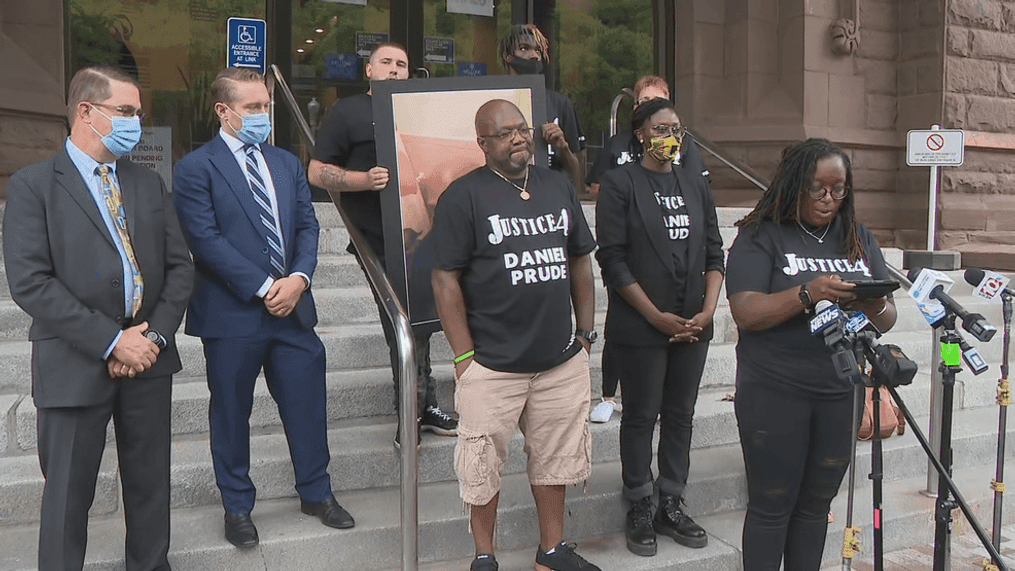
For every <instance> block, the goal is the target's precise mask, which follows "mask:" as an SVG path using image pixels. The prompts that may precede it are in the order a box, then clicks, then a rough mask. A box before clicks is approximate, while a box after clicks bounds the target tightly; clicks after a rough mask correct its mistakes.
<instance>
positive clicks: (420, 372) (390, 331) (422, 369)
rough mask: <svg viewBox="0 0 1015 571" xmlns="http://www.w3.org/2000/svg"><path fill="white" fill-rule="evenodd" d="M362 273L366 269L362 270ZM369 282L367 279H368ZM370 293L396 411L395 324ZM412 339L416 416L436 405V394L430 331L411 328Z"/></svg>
mask: <svg viewBox="0 0 1015 571" xmlns="http://www.w3.org/2000/svg"><path fill="white" fill-rule="evenodd" d="M378 257H379V258H380V261H381V265H382V266H384V263H385V262H384V257H383V256H378ZM356 261H357V262H358V263H359V267H360V269H363V262H362V261H361V260H360V259H359V256H356ZM363 273H364V275H365V274H366V270H363ZM368 283H369V280H368ZM371 293H373V295H374V303H376V304H377V313H378V314H380V319H381V329H382V330H383V331H384V341H385V342H386V343H387V344H388V357H389V359H390V361H391V377H392V381H393V382H394V383H395V411H396V412H397V411H398V410H399V409H400V407H399V401H400V399H399V398H398V396H399V384H398V368H399V367H400V366H401V361H402V358H401V357H400V356H399V354H398V345H397V344H396V343H395V325H394V324H393V323H392V322H391V320H390V319H388V314H387V313H386V312H385V311H384V306H383V305H382V304H381V300H379V299H378V298H377V293H376V292H374V291H373V289H372V288H371ZM412 336H413V340H414V341H415V343H414V344H415V346H416V403H417V404H418V405H419V406H418V407H419V411H418V415H417V416H422V415H423V411H425V410H426V409H427V408H429V407H436V406H437V395H436V394H435V393H434V387H433V385H434V380H433V377H432V376H431V372H432V370H431V368H430V336H431V334H430V333H420V332H419V331H417V330H415V329H413V332H412Z"/></svg>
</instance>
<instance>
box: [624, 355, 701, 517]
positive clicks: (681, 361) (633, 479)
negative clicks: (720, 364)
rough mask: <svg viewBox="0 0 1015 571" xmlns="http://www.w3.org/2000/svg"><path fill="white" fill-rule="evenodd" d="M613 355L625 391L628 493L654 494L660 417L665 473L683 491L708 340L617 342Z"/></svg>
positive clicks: (661, 482) (665, 486) (634, 496)
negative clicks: (653, 344)
mask: <svg viewBox="0 0 1015 571" xmlns="http://www.w3.org/2000/svg"><path fill="white" fill-rule="evenodd" d="M614 349H615V351H614V352H613V357H614V358H615V359H616V364H617V371H618V372H619V373H620V383H621V390H623V391H624V409H623V412H622V414H621V417H620V463H621V467H622V470H623V478H624V497H625V498H627V499H628V500H630V501H638V500H640V499H643V498H646V497H648V496H650V495H652V491H653V485H652V432H653V430H654V429H655V424H656V418H658V419H659V451H658V454H657V462H658V464H659V479H658V480H657V481H656V486H658V487H659V491H660V492H662V493H665V494H669V495H673V496H680V495H683V493H684V487H685V486H686V484H687V471H688V468H689V466H690V463H691V458H690V453H691V417H693V416H694V403H695V402H696V401H697V400H698V384H699V383H700V382H701V373H702V371H703V370H704V368H705V358H706V357H707V356H708V342H707V341H705V342H699V343H671V344H670V345H668V346H665V347H631V346H625V345H619V344H618V345H616V346H615V347H614Z"/></svg>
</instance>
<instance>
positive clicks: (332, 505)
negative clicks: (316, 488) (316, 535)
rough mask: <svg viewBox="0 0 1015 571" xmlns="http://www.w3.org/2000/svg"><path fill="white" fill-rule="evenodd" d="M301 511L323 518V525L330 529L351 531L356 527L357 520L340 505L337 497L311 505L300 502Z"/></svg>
mask: <svg viewBox="0 0 1015 571" xmlns="http://www.w3.org/2000/svg"><path fill="white" fill-rule="evenodd" d="M300 511H301V512H303V513H305V514H307V515H312V516H317V517H319V518H321V523H323V524H324V525H326V526H328V527H335V528H338V529H349V528H350V527H352V526H354V525H356V520H354V519H352V516H351V515H349V512H347V511H345V508H343V507H342V506H340V505H338V500H336V499H335V496H331V497H329V498H328V499H326V500H324V501H323V502H320V503H316V504H309V503H307V502H304V501H303V500H300Z"/></svg>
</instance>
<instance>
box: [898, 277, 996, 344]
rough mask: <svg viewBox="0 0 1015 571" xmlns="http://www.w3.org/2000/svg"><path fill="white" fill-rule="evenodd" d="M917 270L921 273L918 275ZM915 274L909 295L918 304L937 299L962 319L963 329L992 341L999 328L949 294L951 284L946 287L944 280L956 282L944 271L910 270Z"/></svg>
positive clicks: (951, 282)
mask: <svg viewBox="0 0 1015 571" xmlns="http://www.w3.org/2000/svg"><path fill="white" fill-rule="evenodd" d="M917 272H918V273H919V275H916V274H917ZM914 276H916V279H915V280H913V287H912V288H911V289H910V290H909V295H910V296H911V297H912V298H913V299H915V300H916V301H917V304H919V303H920V302H921V301H924V300H937V301H939V302H941V304H942V305H943V306H945V308H947V309H948V311H951V312H952V313H954V314H955V315H956V316H958V318H959V319H961V320H962V328H963V329H965V330H966V331H968V332H969V333H970V334H971V335H972V336H973V337H976V339H977V340H979V341H983V342H984V343H986V342H987V341H990V339H991V337H993V336H994V334H995V333H997V328H995V327H994V326H993V325H991V324H990V323H988V322H987V320H986V318H984V317H983V316H982V315H980V314H979V313H970V312H968V311H966V309H965V308H964V307H962V305H960V304H959V302H957V301H955V300H954V299H953V298H952V297H951V296H949V295H948V293H947V291H948V290H949V289H951V285H948V287H947V288H946V287H945V285H946V284H945V283H944V281H943V280H947V282H950V284H954V283H955V282H954V281H952V279H951V278H949V277H948V276H946V275H945V274H944V273H942V272H939V271H937V270H929V269H920V270H918V268H913V269H912V270H909V277H910V279H912V278H913V277H914ZM921 311H923V310H921ZM924 317H927V315H926V314H924ZM928 321H929V318H928ZM931 325H934V324H931ZM934 326H935V327H936V325H934Z"/></svg>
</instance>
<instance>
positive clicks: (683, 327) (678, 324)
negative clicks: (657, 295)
mask: <svg viewBox="0 0 1015 571" xmlns="http://www.w3.org/2000/svg"><path fill="white" fill-rule="evenodd" d="M711 323H712V314H710V313H708V312H705V311H702V312H700V313H697V314H696V315H695V316H694V317H692V318H690V319H688V318H686V317H681V316H679V315H676V314H674V313H670V312H668V311H663V312H660V313H659V316H658V317H657V318H656V320H655V322H654V323H652V326H653V327H655V328H656V329H657V330H659V332H661V333H665V334H666V335H669V336H670V343H697V342H698V334H699V333H701V331H702V329H704V328H705V327H708V325H709V324H711Z"/></svg>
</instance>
